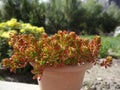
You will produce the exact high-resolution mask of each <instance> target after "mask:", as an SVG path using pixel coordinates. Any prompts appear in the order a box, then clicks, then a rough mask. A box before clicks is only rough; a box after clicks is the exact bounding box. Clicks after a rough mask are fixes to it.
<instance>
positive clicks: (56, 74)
mask: <svg viewBox="0 0 120 90" xmlns="http://www.w3.org/2000/svg"><path fill="white" fill-rule="evenodd" d="M91 67H92V64H91V63H88V64H84V65H78V66H65V67H60V68H52V67H51V68H46V69H45V70H44V71H43V76H42V78H41V80H39V78H38V84H39V85H40V90H80V89H81V86H82V82H83V78H84V74H85V71H86V70H87V69H88V68H91Z"/></svg>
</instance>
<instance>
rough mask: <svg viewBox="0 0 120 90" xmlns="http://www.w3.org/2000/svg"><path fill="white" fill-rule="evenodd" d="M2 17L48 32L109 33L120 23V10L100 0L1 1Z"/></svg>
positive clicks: (113, 4)
mask: <svg viewBox="0 0 120 90" xmlns="http://www.w3.org/2000/svg"><path fill="white" fill-rule="evenodd" d="M1 2H3V5H2V7H0V8H1V9H0V11H1V12H0V16H1V17H0V20H1V21H6V20H8V19H11V18H16V19H18V20H22V21H24V22H26V23H31V24H32V25H36V26H43V27H45V29H46V32H47V33H50V34H52V33H55V32H57V30H58V29H62V30H63V29H66V30H70V31H75V32H77V33H83V34H101V33H109V32H111V31H113V30H114V28H115V27H116V26H118V25H119V24H120V9H119V7H117V6H116V4H115V3H112V4H111V5H109V7H108V9H107V10H106V11H105V10H104V7H103V6H102V5H101V4H99V3H98V0H87V1H86V2H81V1H80V0H48V2H40V0H1Z"/></svg>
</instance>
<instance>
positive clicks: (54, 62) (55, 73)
mask: <svg viewBox="0 0 120 90" xmlns="http://www.w3.org/2000/svg"><path fill="white" fill-rule="evenodd" d="M10 37H11V38H10V40H9V44H10V45H11V46H12V47H13V54H12V56H11V57H10V58H6V59H3V61H2V64H3V67H4V68H10V71H12V72H15V71H16V69H17V68H23V67H25V66H26V65H27V64H28V63H30V65H32V67H33V70H32V73H33V74H35V76H34V77H33V78H38V79H39V80H38V82H39V85H40V87H41V89H40V90H80V88H81V84H82V81H83V77H84V73H85V71H86V70H87V69H88V68H90V67H91V66H92V64H100V65H101V66H105V67H107V66H110V65H111V64H112V58H111V57H110V56H108V57H107V58H106V60H105V61H102V62H99V61H97V60H96V59H97V57H98V54H99V50H100V46H101V39H100V36H96V37H94V38H93V39H92V40H89V39H83V38H81V37H79V36H78V35H76V34H75V32H67V31H60V30H59V31H58V33H56V34H54V35H52V36H48V35H47V34H45V33H44V34H43V35H42V36H41V38H40V39H37V38H35V37H34V36H33V35H32V34H21V35H19V34H17V33H14V34H11V35H10Z"/></svg>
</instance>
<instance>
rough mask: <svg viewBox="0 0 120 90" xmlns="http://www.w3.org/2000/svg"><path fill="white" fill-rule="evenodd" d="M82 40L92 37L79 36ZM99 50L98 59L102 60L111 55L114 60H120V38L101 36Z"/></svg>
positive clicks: (91, 36)
mask: <svg viewBox="0 0 120 90" xmlns="http://www.w3.org/2000/svg"><path fill="white" fill-rule="evenodd" d="M81 37H82V38H90V39H91V38H93V37H94V36H93V35H85V36H81ZM101 43H102V46H101V50H100V57H101V58H104V57H106V56H107V55H111V56H113V57H114V58H120V37H112V36H111V37H108V36H101Z"/></svg>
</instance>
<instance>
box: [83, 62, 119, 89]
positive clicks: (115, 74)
mask: <svg viewBox="0 0 120 90" xmlns="http://www.w3.org/2000/svg"><path fill="white" fill-rule="evenodd" d="M81 90H120V60H114V62H113V65H112V67H110V68H107V69H105V68H104V67H100V66H97V65H96V66H94V67H92V68H91V69H89V70H87V72H86V74H85V78H84V82H83V87H82V89H81Z"/></svg>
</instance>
